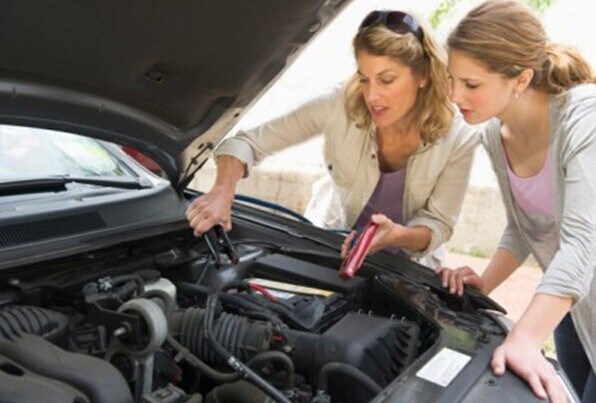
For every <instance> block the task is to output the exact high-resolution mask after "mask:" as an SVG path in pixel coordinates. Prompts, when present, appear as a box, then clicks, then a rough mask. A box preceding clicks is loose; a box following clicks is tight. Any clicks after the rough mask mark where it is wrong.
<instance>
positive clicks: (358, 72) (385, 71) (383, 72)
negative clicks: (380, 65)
mask: <svg viewBox="0 0 596 403" xmlns="http://www.w3.org/2000/svg"><path fill="white" fill-rule="evenodd" d="M356 73H357V74H360V75H361V76H363V75H364V74H362V73H361V72H360V70H357V71H356ZM385 73H393V74H396V72H395V71H393V70H391V69H385V70H383V71H380V72H378V73H377V74H376V75H377V76H380V75H381V74H385Z"/></svg>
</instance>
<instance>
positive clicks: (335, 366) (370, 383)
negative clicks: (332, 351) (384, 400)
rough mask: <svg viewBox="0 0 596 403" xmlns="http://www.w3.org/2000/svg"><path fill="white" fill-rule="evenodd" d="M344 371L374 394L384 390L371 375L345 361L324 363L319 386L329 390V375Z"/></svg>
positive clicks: (320, 372)
mask: <svg viewBox="0 0 596 403" xmlns="http://www.w3.org/2000/svg"><path fill="white" fill-rule="evenodd" d="M337 372H340V373H343V374H345V375H348V376H349V377H350V378H352V379H354V380H355V381H356V382H358V383H359V384H360V385H361V386H362V387H364V388H365V389H366V390H367V391H369V392H370V393H372V394H373V395H375V396H376V395H378V394H379V393H381V392H382V391H383V388H381V386H379V384H378V383H376V382H375V381H374V380H373V379H372V378H371V377H370V376H368V375H366V374H365V373H364V372H362V371H361V370H359V369H358V368H356V367H355V366H353V365H349V364H344V363H343V362H328V363H327V364H325V365H323V367H322V368H321V369H320V370H319V383H318V385H317V386H318V388H319V389H320V390H323V391H327V387H328V385H327V384H328V381H329V375H330V374H331V373H337Z"/></svg>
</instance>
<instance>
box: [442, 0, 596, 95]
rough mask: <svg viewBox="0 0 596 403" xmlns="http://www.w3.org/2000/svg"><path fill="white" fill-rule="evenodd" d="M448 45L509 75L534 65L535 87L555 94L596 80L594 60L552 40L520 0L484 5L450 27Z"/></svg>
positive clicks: (492, 2)
mask: <svg viewBox="0 0 596 403" xmlns="http://www.w3.org/2000/svg"><path fill="white" fill-rule="evenodd" d="M447 47H448V48H449V50H455V51H459V52H462V53H464V54H466V55H468V56H470V57H472V58H473V59H475V60H478V61H481V63H483V64H484V65H485V66H486V67H487V68H488V69H489V70H490V71H492V72H494V73H499V74H502V75H503V76H505V77H508V78H513V77H517V76H518V75H519V74H520V73H521V72H522V71H524V70H525V69H528V68H529V69H532V71H533V72H534V76H533V77H532V81H531V83H530V86H532V87H533V88H537V89H541V90H543V91H545V92H547V93H551V94H559V93H561V92H563V91H564V90H566V89H568V88H570V87H573V86H574V85H577V84H583V83H595V82H596V77H595V76H594V71H593V70H592V67H591V66H590V64H589V63H588V62H587V61H586V60H585V59H584V58H583V57H582V56H581V55H580V54H579V53H578V52H576V51H574V50H573V49H571V48H569V47H565V46H562V45H558V44H555V43H552V42H549V41H547V38H546V33H545V31H544V27H543V26H542V24H541V23H540V20H539V19H538V18H537V17H536V16H535V15H534V13H533V12H532V11H531V10H530V9H529V8H528V7H526V6H525V5H523V4H520V3H518V2H517V1H512V0H488V1H486V2H484V3H482V4H480V5H479V6H477V7H476V8H474V9H473V10H471V11H470V12H469V13H468V14H467V15H466V16H465V17H464V18H463V19H462V20H461V21H460V22H459V24H458V25H457V27H456V28H455V29H454V30H453V32H451V34H450V35H449V37H448V39H447Z"/></svg>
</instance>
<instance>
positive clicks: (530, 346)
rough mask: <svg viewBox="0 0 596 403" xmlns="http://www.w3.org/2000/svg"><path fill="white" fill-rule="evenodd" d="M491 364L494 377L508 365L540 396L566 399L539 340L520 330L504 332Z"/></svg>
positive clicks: (501, 372)
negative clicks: (504, 334) (503, 340)
mask: <svg viewBox="0 0 596 403" xmlns="http://www.w3.org/2000/svg"><path fill="white" fill-rule="evenodd" d="M491 367H492V369H493V372H494V374H495V375H497V376H502V375H503V374H504V373H505V368H509V369H510V370H511V371H513V372H514V373H515V374H517V375H518V376H519V377H520V378H522V379H523V380H524V381H526V382H527V383H528V384H529V385H530V388H531V389H532V391H533V392H534V394H535V395H536V396H537V397H538V398H540V399H546V398H550V400H551V402H553V403H562V402H566V401H567V397H566V395H565V391H564V390H563V387H562V386H561V383H560V381H559V379H558V377H557V373H556V371H555V369H554V367H553V366H552V364H551V363H549V362H548V361H547V360H546V358H544V356H543V355H542V352H541V347H540V343H538V342H537V341H536V340H534V339H533V338H532V337H531V336H529V335H526V334H524V333H523V332H522V333H516V331H515V329H513V331H512V332H511V333H509V334H508V335H507V338H506V339H505V342H503V344H501V345H500V346H499V347H497V349H496V350H495V352H494V353H493V357H492V361H491Z"/></svg>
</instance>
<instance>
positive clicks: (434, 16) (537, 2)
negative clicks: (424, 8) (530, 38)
mask: <svg viewBox="0 0 596 403" xmlns="http://www.w3.org/2000/svg"><path fill="white" fill-rule="evenodd" d="M460 1H461V0H441V1H440V2H439V4H438V5H437V7H436V8H435V9H434V10H433V12H432V13H431V14H430V17H429V19H428V20H429V21H430V25H431V26H432V27H433V29H437V27H438V26H439V25H440V24H441V22H442V21H443V19H444V18H445V17H446V16H447V15H449V13H451V11H452V10H453V9H454V7H455V5H456V4H457V3H459V2H460ZM523 1H524V2H525V3H526V4H528V5H529V6H530V7H532V8H533V9H534V10H536V11H538V12H539V13H543V12H544V11H546V10H547V9H548V8H549V7H550V6H552V5H553V3H554V2H555V1H556V0H523ZM480 2H481V1H478V2H477V3H478V4H480Z"/></svg>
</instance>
